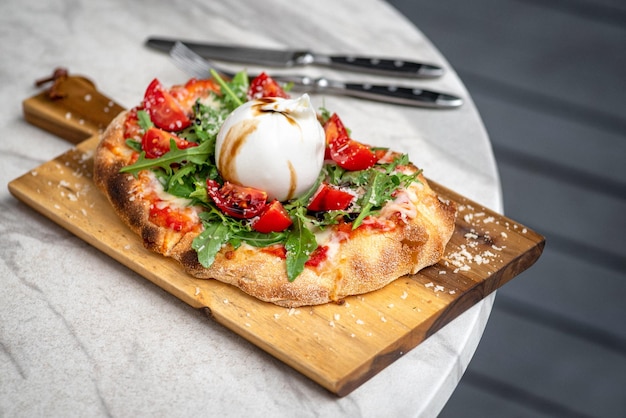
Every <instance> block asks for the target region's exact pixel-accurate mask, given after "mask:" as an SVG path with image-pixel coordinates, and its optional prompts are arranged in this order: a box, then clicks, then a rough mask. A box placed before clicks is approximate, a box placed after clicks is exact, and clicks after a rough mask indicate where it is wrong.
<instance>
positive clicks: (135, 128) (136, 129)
mask: <svg viewBox="0 0 626 418" xmlns="http://www.w3.org/2000/svg"><path fill="white" fill-rule="evenodd" d="M137 110H138V109H137V108H136V107H134V108H132V109H131V110H129V111H128V115H127V116H126V120H125V121H124V138H130V139H135V140H141V127H140V126H139V118H138V117H137Z"/></svg>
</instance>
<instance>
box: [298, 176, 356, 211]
mask: <svg viewBox="0 0 626 418" xmlns="http://www.w3.org/2000/svg"><path fill="white" fill-rule="evenodd" d="M353 199H354V195H352V194H350V193H348V192H345V191H343V190H340V189H338V188H337V187H334V186H331V185H330V184H328V183H322V184H321V185H320V187H319V189H318V190H317V192H316V193H315V195H314V196H313V199H312V200H311V203H309V205H308V206H307V209H309V210H312V211H314V212H318V211H327V210H343V209H346V208H347V207H348V206H350V203H352V200H353Z"/></svg>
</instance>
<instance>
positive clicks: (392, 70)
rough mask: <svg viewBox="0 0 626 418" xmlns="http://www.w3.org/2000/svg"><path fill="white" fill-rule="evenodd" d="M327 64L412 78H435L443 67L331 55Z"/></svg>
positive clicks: (345, 68)
mask: <svg viewBox="0 0 626 418" xmlns="http://www.w3.org/2000/svg"><path fill="white" fill-rule="evenodd" d="M328 59H329V62H328V65H330V66H331V67H336V68H340V69H343V70H353V71H359V72H367V73H372V74H378V75H386V76H396V77H397V76H402V77H413V78H436V77H440V76H442V75H443V68H441V67H438V66H436V65H432V64H426V63H420V62H413V61H404V60H400V59H393V60H392V59H382V58H365V57H355V56H347V55H346V56H343V55H341V56H340V55H333V56H330V57H328Z"/></svg>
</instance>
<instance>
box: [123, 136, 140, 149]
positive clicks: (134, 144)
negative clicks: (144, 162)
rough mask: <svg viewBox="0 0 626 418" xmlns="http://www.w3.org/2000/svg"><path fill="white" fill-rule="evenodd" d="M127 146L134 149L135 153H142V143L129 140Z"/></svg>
mask: <svg viewBox="0 0 626 418" xmlns="http://www.w3.org/2000/svg"><path fill="white" fill-rule="evenodd" d="M126 146H128V148H130V149H132V150H133V151H137V152H141V142H139V141H135V140H134V139H130V138H127V139H126Z"/></svg>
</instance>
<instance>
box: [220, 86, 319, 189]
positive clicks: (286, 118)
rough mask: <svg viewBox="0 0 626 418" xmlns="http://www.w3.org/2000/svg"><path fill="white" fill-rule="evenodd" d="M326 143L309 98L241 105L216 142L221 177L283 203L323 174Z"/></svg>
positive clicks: (274, 99)
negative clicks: (262, 192)
mask: <svg viewBox="0 0 626 418" xmlns="http://www.w3.org/2000/svg"><path fill="white" fill-rule="evenodd" d="M325 146H326V139H325V136H324V129H323V128H322V126H321V125H320V123H319V121H318V120H317V114H316V112H315V109H313V107H312V106H311V101H310V99H309V96H308V95H307V94H304V95H302V96H301V97H300V98H298V99H293V100H292V99H283V98H278V97H265V98H261V99H257V100H250V101H248V102H246V103H244V104H243V105H241V106H239V107H238V108H237V109H235V111H233V112H232V113H231V114H230V115H229V116H228V118H226V120H225V121H224V124H223V125H222V127H221V129H220V131H219V133H218V135H217V141H216V144H215V160H216V163H217V169H218V170H219V172H220V174H221V175H222V178H223V179H224V180H227V181H229V182H231V183H235V184H239V185H241V186H247V187H254V188H257V189H261V190H263V191H265V192H266V193H267V194H268V196H269V197H270V198H275V199H278V200H280V201H285V200H289V199H293V198H296V197H299V196H300V195H302V194H303V193H304V192H306V191H307V190H308V189H310V188H311V187H312V186H313V184H314V183H315V181H316V180H317V177H318V176H319V174H320V171H321V170H322V165H323V164H324V148H325Z"/></svg>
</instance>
